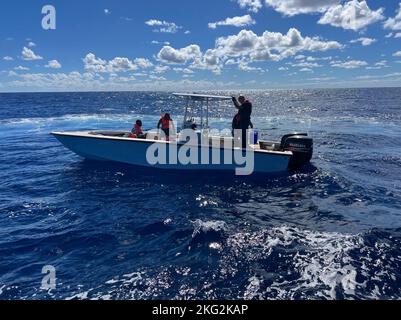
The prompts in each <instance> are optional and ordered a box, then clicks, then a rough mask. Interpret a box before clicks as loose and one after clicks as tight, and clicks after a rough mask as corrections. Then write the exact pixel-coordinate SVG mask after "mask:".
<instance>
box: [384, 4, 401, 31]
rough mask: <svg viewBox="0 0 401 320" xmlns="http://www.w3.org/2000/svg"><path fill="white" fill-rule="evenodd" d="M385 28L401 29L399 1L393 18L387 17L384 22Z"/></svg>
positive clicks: (400, 5) (400, 6)
mask: <svg viewBox="0 0 401 320" xmlns="http://www.w3.org/2000/svg"><path fill="white" fill-rule="evenodd" d="M384 28H385V29H391V30H401V2H400V3H399V8H398V10H397V14H396V16H395V17H394V18H389V19H387V20H386V21H385V22H384Z"/></svg>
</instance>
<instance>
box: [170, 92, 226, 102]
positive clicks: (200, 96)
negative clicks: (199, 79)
mask: <svg viewBox="0 0 401 320" xmlns="http://www.w3.org/2000/svg"><path fill="white" fill-rule="evenodd" d="M173 95H174V96H177V97H186V98H189V99H192V100H198V101H199V100H203V101H206V100H231V99H232V97H225V96H213V95H208V94H197V93H173Z"/></svg>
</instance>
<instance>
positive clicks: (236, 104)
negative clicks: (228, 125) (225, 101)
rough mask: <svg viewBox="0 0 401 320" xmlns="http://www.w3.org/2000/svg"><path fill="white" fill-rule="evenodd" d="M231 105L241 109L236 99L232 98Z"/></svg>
mask: <svg viewBox="0 0 401 320" xmlns="http://www.w3.org/2000/svg"><path fill="white" fill-rule="evenodd" d="M233 103H234V106H235V107H236V108H237V109H241V105H240V103H239V102H238V100H237V98H235V97H233Z"/></svg>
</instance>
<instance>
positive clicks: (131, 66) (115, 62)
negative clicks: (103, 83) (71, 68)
mask: <svg viewBox="0 0 401 320" xmlns="http://www.w3.org/2000/svg"><path fill="white" fill-rule="evenodd" d="M83 61H84V66H85V70H86V71H88V72H92V73H119V72H129V71H135V70H138V69H139V68H149V67H151V66H152V63H151V62H150V61H149V60H147V59H144V58H137V59H135V60H134V61H131V60H130V59H128V58H125V57H116V58H114V59H112V60H109V61H107V60H103V59H101V58H97V57H96V56H95V55H94V54H93V53H88V54H87V55H86V56H85V58H84V59H83Z"/></svg>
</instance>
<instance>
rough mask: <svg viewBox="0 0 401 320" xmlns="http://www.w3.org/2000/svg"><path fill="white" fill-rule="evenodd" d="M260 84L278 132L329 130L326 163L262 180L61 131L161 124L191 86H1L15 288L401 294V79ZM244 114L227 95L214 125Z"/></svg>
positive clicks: (2, 210) (22, 294)
mask: <svg viewBox="0 0 401 320" xmlns="http://www.w3.org/2000/svg"><path fill="white" fill-rule="evenodd" d="M214 93H217V94H219V93H222V94H225V95H227V94H238V92H214ZM246 95H247V97H248V98H249V99H250V100H252V102H253V103H254V115H253V122H254V123H255V125H256V126H257V127H258V128H259V130H261V132H262V133H263V135H264V137H265V138H269V139H279V138H280V137H281V135H283V134H285V133H288V132H292V131H306V132H308V133H309V134H310V135H311V136H312V137H313V138H314V140H315V155H314V159H313V161H312V166H310V167H308V168H306V169H304V170H303V171H300V172H292V173H288V174H287V175H284V176H280V177H275V178H274V177H270V178H269V177H264V178H262V179H256V180H253V179H243V178H224V179H222V177H220V176H214V175H213V173H209V174H191V175H187V174H185V175H184V174H174V173H168V172H167V173H160V172H157V171H142V170H140V169H137V168H134V167H129V166H123V165H116V164H106V163H96V162H88V161H84V160H82V159H81V158H79V157H78V156H76V155H74V154H73V153H71V152H70V151H68V150H66V149H65V148H64V147H63V146H61V145H60V144H59V143H58V141H57V140H56V139H55V138H53V137H52V136H51V135H50V134H49V133H50V132H52V131H55V130H57V131H63V130H79V129H117V130H119V129H124V130H130V129H131V127H132V124H133V122H134V121H135V120H136V119H138V118H140V119H142V120H143V122H144V126H145V128H153V127H154V126H155V124H156V123H157V120H158V119H159V116H160V113H161V112H166V111H170V112H171V113H172V114H173V117H174V119H176V120H180V119H181V118H182V115H183V104H182V102H181V101H179V100H177V99H173V98H171V96H170V94H168V93H138V92H132V93H131V92H130V93H35V94H30V93H25V94H0V300H1V299H6V300H7V299H401V88H392V89H336V90H271V91H249V92H246ZM233 114H234V109H233V108H232V107H231V106H228V105H219V106H216V108H213V110H212V113H211V116H212V121H211V126H212V127H215V128H220V129H223V128H226V127H227V128H229V127H230V124H231V119H232V116H233ZM46 265H52V266H54V267H55V269H56V277H57V282H56V285H57V286H56V289H54V290H47V291H45V290H41V284H42V278H43V277H44V275H43V274H42V268H43V266H46Z"/></svg>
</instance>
